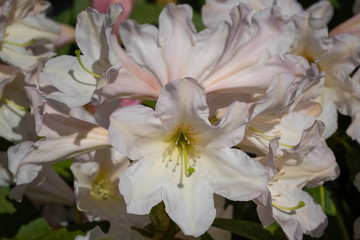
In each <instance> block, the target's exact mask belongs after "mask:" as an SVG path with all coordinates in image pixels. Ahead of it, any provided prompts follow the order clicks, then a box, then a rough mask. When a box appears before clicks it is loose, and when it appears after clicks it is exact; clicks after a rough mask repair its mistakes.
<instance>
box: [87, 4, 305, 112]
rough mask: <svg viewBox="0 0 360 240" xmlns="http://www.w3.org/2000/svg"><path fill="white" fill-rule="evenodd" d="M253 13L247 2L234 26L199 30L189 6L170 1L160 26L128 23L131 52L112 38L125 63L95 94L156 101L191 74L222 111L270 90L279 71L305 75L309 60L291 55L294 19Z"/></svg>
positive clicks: (123, 29)
mask: <svg viewBox="0 0 360 240" xmlns="http://www.w3.org/2000/svg"><path fill="white" fill-rule="evenodd" d="M251 15H252V14H251V9H249V7H247V6H246V5H244V4H242V5H240V6H239V7H237V8H236V9H234V11H233V14H232V18H231V24H228V23H225V22H221V23H220V24H219V25H218V26H217V27H214V28H206V29H204V30H203V31H201V32H199V33H197V32H196V30H195V27H194V25H193V23H192V22H191V17H192V9H191V8H190V7H189V6H188V5H174V4H168V5H167V6H166V7H165V8H164V10H163V11H162V12H161V14H160V17H159V28H158V29H157V28H156V27H155V26H152V25H147V24H145V25H138V24H137V23H136V22H135V21H133V20H127V21H125V22H124V23H122V24H121V25H120V36H121V40H122V43H123V44H124V46H125V49H126V52H125V50H124V49H122V48H121V47H120V46H119V45H118V43H117V39H116V38H114V37H110V41H111V45H112V46H113V49H114V51H115V54H116V55H117V57H118V59H119V61H121V62H122V67H121V69H120V70H119V71H118V72H114V74H112V75H111V76H110V78H109V79H108V82H107V85H104V86H103V87H102V88H99V89H97V90H96V91H95V93H94V98H96V99H99V101H100V102H101V101H103V100H104V99H109V98H112V97H118V98H139V99H154V100H155V99H157V97H158V95H159V92H160V90H161V89H162V88H163V87H164V86H165V85H166V84H167V83H168V82H171V81H173V80H176V79H179V78H184V77H191V78H193V79H196V80H198V81H199V83H200V84H201V86H202V87H203V88H204V89H205V92H206V94H207V95H208V97H209V99H208V101H209V107H210V108H211V109H213V108H214V109H216V108H217V107H218V105H222V106H225V105H229V104H230V103H231V102H233V101H235V100H238V99H241V100H242V101H251V100H252V99H253V98H255V95H256V94H257V93H259V92H261V93H263V92H265V91H266V89H267V87H268V85H269V83H270V80H271V77H272V76H273V75H274V74H275V73H280V72H289V73H291V74H294V75H301V74H303V75H305V72H306V69H307V68H308V67H309V65H308V62H307V61H306V59H304V58H302V57H297V56H293V55H288V54H285V53H286V51H287V50H288V48H289V47H290V45H291V43H292V41H293V37H294V25H293V23H292V22H291V20H290V19H289V17H284V16H282V15H281V14H280V10H279V9H278V8H276V7H274V8H269V9H265V10H263V11H260V12H258V13H256V14H254V15H253V16H252V17H251ZM116 45H117V47H116ZM154 59H156V61H154ZM222 94H224V95H226V97H225V98H224V97H222V96H223V95H222ZM225 99H226V100H225Z"/></svg>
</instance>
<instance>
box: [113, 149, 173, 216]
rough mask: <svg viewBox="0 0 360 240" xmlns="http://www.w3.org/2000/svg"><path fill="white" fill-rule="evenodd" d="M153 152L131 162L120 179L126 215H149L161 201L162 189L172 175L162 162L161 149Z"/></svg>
mask: <svg viewBox="0 0 360 240" xmlns="http://www.w3.org/2000/svg"><path fill="white" fill-rule="evenodd" d="M164 149H165V148H164ZM155 151H157V152H156V153H153V154H147V155H146V156H145V157H144V158H142V159H141V160H139V161H136V162H133V163H132V164H131V165H130V166H129V167H128V169H127V170H126V171H125V172H124V173H123V174H122V175H121V177H120V183H119V189H120V192H121V194H122V195H123V196H124V199H125V202H126V205H127V212H128V213H134V214H147V213H149V212H150V210H151V208H152V207H153V206H155V205H156V204H158V203H159V202H161V201H162V191H163V187H164V185H165V184H166V183H167V182H168V181H169V179H170V177H171V175H172V174H174V173H173V172H172V171H171V169H169V168H168V167H167V166H166V163H164V162H163V161H162V159H163V156H162V155H163V154H162V152H161V149H159V148H156V149H155Z"/></svg>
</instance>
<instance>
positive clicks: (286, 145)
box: [249, 126, 295, 148]
mask: <svg viewBox="0 0 360 240" xmlns="http://www.w3.org/2000/svg"><path fill="white" fill-rule="evenodd" d="M249 129H250V130H251V131H253V132H256V133H258V134H260V135H261V136H263V137H264V138H265V139H267V140H272V139H273V138H272V137H269V136H266V135H265V134H264V133H263V132H260V131H259V130H256V129H255V128H253V127H250V126H249ZM279 145H281V146H284V147H288V148H293V147H295V146H293V145H289V144H285V143H281V142H279Z"/></svg>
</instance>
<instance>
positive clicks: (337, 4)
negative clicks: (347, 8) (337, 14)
mask: <svg viewBox="0 0 360 240" xmlns="http://www.w3.org/2000/svg"><path fill="white" fill-rule="evenodd" d="M329 2H331V4H332V5H333V6H334V8H336V9H340V8H341V6H340V4H339V3H338V2H337V0H329Z"/></svg>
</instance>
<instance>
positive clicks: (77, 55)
mask: <svg viewBox="0 0 360 240" xmlns="http://www.w3.org/2000/svg"><path fill="white" fill-rule="evenodd" d="M75 54H76V57H77V60H78V62H79V64H80V66H81V67H82V68H83V69H84V70H85V71H86V72H87V73H89V74H91V75H93V76H95V77H97V78H101V76H100V75H99V74H96V73H93V72H91V71H90V70H89V69H87V68H86V67H85V66H84V64H83V63H82V61H81V58H80V54H81V51H80V50H75Z"/></svg>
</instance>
